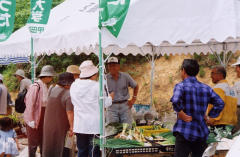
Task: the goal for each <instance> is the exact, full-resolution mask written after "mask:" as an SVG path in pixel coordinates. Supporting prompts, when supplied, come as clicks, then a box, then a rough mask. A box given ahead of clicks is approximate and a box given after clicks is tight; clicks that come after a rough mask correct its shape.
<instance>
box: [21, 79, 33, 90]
mask: <svg viewBox="0 0 240 157" xmlns="http://www.w3.org/2000/svg"><path fill="white" fill-rule="evenodd" d="M31 84H32V81H31V80H30V79H28V78H24V79H22V80H21V82H20V91H19V92H22V91H23V90H24V89H28V88H29V86H30V85H31Z"/></svg>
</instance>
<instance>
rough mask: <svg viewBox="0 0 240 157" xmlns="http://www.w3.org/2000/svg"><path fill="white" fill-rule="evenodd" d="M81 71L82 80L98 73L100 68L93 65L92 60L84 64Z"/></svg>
mask: <svg viewBox="0 0 240 157" xmlns="http://www.w3.org/2000/svg"><path fill="white" fill-rule="evenodd" d="M79 70H80V71H81V73H80V78H88V77H91V76H93V75H94V74H96V73H98V68H97V67H96V66H95V65H94V64H93V62H92V61H91V60H86V61H84V62H82V64H81V65H80V67H79Z"/></svg>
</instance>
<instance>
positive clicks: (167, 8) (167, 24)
mask: <svg viewBox="0 0 240 157" xmlns="http://www.w3.org/2000/svg"><path fill="white" fill-rule="evenodd" d="M97 26H98V0H66V1H65V2H63V3H62V4H60V5H58V6H57V7H55V8H54V9H52V10H51V14H50V17H49V22H48V25H47V27H46V31H45V32H44V33H43V34H42V36H41V37H40V38H39V39H34V52H35V55H37V56H39V55H43V54H47V55H51V54H53V53H56V54H58V55H61V54H63V53H67V54H71V53H73V52H75V53H76V54H80V53H85V54H90V53H95V54H98V27H97ZM237 36H240V1H239V0H218V1H209V0H201V1H191V0H181V1H179V0H168V1H165V0H148V1H144V0H131V6H130V8H129V12H128V14H127V17H126V20H125V23H124V25H123V28H122V30H121V32H120V34H119V36H118V38H117V39H116V38H115V37H113V36H112V35H111V34H110V33H109V32H108V31H107V30H106V29H103V31H102V37H103V40H102V45H103V47H104V49H103V52H104V53H105V54H111V53H113V54H115V55H117V54H120V53H122V54H124V55H127V54H133V55H137V54H141V55H146V54H150V55H152V56H153V57H152V63H151V64H152V74H151V75H152V79H153V75H154V74H153V72H154V70H153V69H154V55H159V54H165V53H166V54H170V53H171V54H176V53H179V54H182V53H184V54H187V53H190V54H193V53H198V54H199V53H201V52H202V53H204V54H206V53H208V52H217V53H220V52H221V51H225V52H228V51H232V52H234V51H236V50H240V44H239V43H240V39H239V38H237ZM229 37H231V38H229ZM30 43H31V36H30V33H29V31H28V27H27V26H24V27H23V28H21V29H19V30H18V31H16V32H15V33H13V34H12V36H11V37H10V38H9V39H8V40H7V41H5V42H2V43H0V57H22V56H24V57H25V56H30V52H31V44H30ZM171 43H172V44H171ZM151 82H152V81H151Z"/></svg>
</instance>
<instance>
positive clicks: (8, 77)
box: [3, 64, 19, 92]
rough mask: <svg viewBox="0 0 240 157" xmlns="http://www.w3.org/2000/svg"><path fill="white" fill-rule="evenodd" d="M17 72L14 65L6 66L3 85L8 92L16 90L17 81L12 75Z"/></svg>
mask: <svg viewBox="0 0 240 157" xmlns="http://www.w3.org/2000/svg"><path fill="white" fill-rule="evenodd" d="M16 70H17V67H16V65H14V64H10V65H8V66H6V69H5V70H4V72H3V77H4V79H3V83H4V84H5V85H6V86H7V88H8V91H10V92H13V91H16V90H17V89H18V86H19V85H18V81H17V79H16V77H15V76H14V75H13V74H14V73H15V72H16Z"/></svg>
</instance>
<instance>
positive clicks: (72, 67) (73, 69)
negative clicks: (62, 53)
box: [66, 65, 80, 74]
mask: <svg viewBox="0 0 240 157" xmlns="http://www.w3.org/2000/svg"><path fill="white" fill-rule="evenodd" d="M66 72H69V73H72V74H80V70H79V66H77V65H69V66H68V67H67V70H66Z"/></svg>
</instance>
